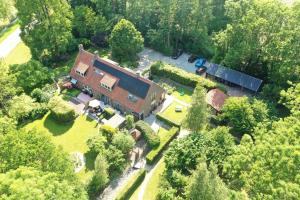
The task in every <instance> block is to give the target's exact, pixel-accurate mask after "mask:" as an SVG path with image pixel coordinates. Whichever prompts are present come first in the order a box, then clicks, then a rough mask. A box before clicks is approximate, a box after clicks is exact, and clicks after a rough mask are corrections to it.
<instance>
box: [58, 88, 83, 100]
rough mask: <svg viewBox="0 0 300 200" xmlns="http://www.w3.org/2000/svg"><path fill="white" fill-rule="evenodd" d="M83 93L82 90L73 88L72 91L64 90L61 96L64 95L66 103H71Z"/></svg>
mask: <svg viewBox="0 0 300 200" xmlns="http://www.w3.org/2000/svg"><path fill="white" fill-rule="evenodd" d="M80 93H81V91H80V90H78V89H76V88H72V89H64V90H63V91H62V92H61V94H62V95H63V97H62V98H63V99H64V100H65V101H69V100H70V99H71V98H72V97H77V96H78V95H79V94H80Z"/></svg>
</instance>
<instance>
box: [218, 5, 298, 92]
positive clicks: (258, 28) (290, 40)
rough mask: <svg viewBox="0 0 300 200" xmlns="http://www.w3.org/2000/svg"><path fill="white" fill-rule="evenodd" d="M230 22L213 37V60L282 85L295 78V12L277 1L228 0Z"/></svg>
mask: <svg viewBox="0 0 300 200" xmlns="http://www.w3.org/2000/svg"><path fill="white" fill-rule="evenodd" d="M225 8H226V15H227V16H228V18H229V20H230V24H229V25H228V26H227V27H226V29H225V30H224V31H221V32H219V33H218V34H217V35H216V36H215V38H214V40H215V45H216V47H217V51H216V56H215V60H217V61H220V62H221V63H223V64H225V65H226V66H228V67H231V68H234V69H237V70H240V71H243V72H246V73H248V74H250V75H254V76H256V77H260V78H262V79H263V80H265V81H266V82H268V83H272V84H276V85H280V86H284V87H286V86H287V85H286V80H290V81H299V80H300V79H299V77H300V70H299V65H300V61H299V59H295V58H297V55H298V54H299V44H300V35H299V27H300V21H299V20H298V19H299V18H297V16H298V17H299V15H298V14H299V12H298V11H296V10H297V9H294V7H293V6H291V7H289V6H287V5H286V4H284V3H283V1H280V0H274V1H269V0H238V1H235V0H228V1H226V6H225Z"/></svg>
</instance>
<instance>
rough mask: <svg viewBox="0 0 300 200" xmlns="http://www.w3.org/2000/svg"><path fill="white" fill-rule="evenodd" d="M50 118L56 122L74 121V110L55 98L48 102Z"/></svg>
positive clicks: (58, 98)
mask: <svg viewBox="0 0 300 200" xmlns="http://www.w3.org/2000/svg"><path fill="white" fill-rule="evenodd" d="M48 105H49V108H50V110H51V113H50V116H51V117H53V119H55V120H56V121H57V122H61V123H64V122H71V121H73V120H74V119H75V117H76V114H75V110H74V109H73V108H72V107H71V106H70V105H69V104H68V103H67V102H65V101H64V100H62V99H61V98H60V97H58V96H55V97H53V98H52V99H50V101H49V104H48Z"/></svg>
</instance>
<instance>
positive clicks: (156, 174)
mask: <svg viewBox="0 0 300 200" xmlns="http://www.w3.org/2000/svg"><path fill="white" fill-rule="evenodd" d="M164 170H165V162H164V161H163V159H161V160H160V161H159V162H158V163H157V166H156V168H155V169H154V171H153V174H152V176H151V177H150V180H149V182H148V184H147V185H146V188H145V193H144V196H143V199H147V200H155V199H156V196H157V194H158V191H159V182H160V178H161V176H162V173H163V172H164Z"/></svg>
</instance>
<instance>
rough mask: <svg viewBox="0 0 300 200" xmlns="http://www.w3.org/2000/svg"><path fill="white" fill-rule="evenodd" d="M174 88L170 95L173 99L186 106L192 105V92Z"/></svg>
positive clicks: (178, 87) (182, 88)
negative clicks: (186, 104)
mask: <svg viewBox="0 0 300 200" xmlns="http://www.w3.org/2000/svg"><path fill="white" fill-rule="evenodd" d="M175 88H176V89H175V90H174V91H173V92H172V94H171V95H172V96H173V97H175V98H176V99H178V100H180V101H183V102H185V103H188V104H190V103H192V95H193V91H192V90H189V89H187V88H184V87H180V86H175Z"/></svg>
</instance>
